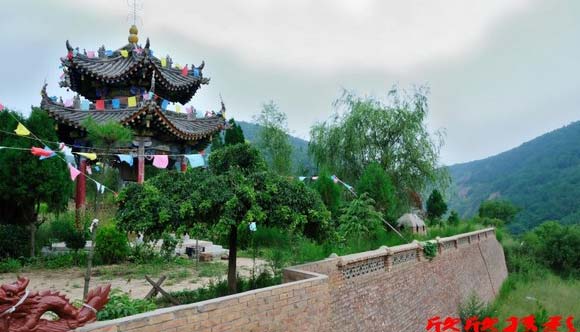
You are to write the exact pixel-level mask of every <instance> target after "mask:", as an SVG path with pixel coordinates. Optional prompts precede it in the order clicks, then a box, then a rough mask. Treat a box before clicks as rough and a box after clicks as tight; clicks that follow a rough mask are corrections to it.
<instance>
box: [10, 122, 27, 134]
mask: <svg viewBox="0 0 580 332" xmlns="http://www.w3.org/2000/svg"><path fill="white" fill-rule="evenodd" d="M14 132H15V133H16V135H18V136H28V135H30V131H29V130H28V129H27V128H26V127H24V125H23V124H22V123H20V122H18V126H17V127H16V129H14Z"/></svg>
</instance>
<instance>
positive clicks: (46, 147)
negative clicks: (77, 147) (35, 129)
mask: <svg viewBox="0 0 580 332" xmlns="http://www.w3.org/2000/svg"><path fill="white" fill-rule="evenodd" d="M44 149H45V150H46V151H50V155H49V156H47V157H40V158H39V159H40V160H44V159H48V158H52V157H56V152H54V151H52V149H51V148H49V147H48V146H46V145H45V146H44Z"/></svg>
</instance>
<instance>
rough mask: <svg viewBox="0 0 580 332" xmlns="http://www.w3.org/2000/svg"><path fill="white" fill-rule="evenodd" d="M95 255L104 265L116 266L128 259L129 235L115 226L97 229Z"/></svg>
mask: <svg viewBox="0 0 580 332" xmlns="http://www.w3.org/2000/svg"><path fill="white" fill-rule="evenodd" d="M95 242H96V243H95V253H96V255H98V257H99V259H100V261H101V262H102V263H104V264H115V263H119V262H122V261H124V260H126V259H127V257H128V256H129V253H130V248H129V242H128V240H127V235H126V234H125V233H122V232H120V231H119V230H117V228H115V226H114V224H112V225H108V226H104V227H101V228H98V229H97V237H96V239H95Z"/></svg>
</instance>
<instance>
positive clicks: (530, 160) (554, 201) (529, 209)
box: [449, 121, 580, 232]
mask: <svg viewBox="0 0 580 332" xmlns="http://www.w3.org/2000/svg"><path fill="white" fill-rule="evenodd" d="M449 171H450V174H451V177H452V180H453V184H452V190H451V195H450V196H451V197H450V202H449V203H450V209H454V210H457V211H458V212H459V213H460V215H462V216H464V217H468V216H472V215H474V214H476V213H477V209H478V207H479V205H480V203H481V202H482V201H484V200H486V199H491V198H503V199H507V200H509V201H511V202H513V203H514V204H516V205H518V206H519V207H521V208H522V209H523V210H522V212H521V213H520V214H519V215H518V218H517V220H516V221H515V222H514V224H512V225H510V227H511V228H512V230H513V231H515V232H522V231H525V230H527V229H530V228H532V227H534V226H536V225H538V224H540V223H542V222H543V221H546V220H559V221H561V222H562V223H566V224H573V223H580V121H577V122H574V123H571V124H569V125H567V126H565V127H562V128H560V129H557V130H554V131H552V132H549V133H547V134H544V135H542V136H539V137H537V138H535V139H533V140H531V141H529V142H526V143H524V144H522V145H520V146H519V147H517V148H514V149H511V150H509V151H506V152H503V153H500V154H498V155H496V156H493V157H489V158H486V159H482V160H477V161H472V162H468V163H463V164H456V165H453V166H450V167H449Z"/></svg>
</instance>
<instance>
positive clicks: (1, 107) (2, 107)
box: [0, 103, 4, 111]
mask: <svg viewBox="0 0 580 332" xmlns="http://www.w3.org/2000/svg"><path fill="white" fill-rule="evenodd" d="M3 110H4V105H2V103H0V111H3Z"/></svg>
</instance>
